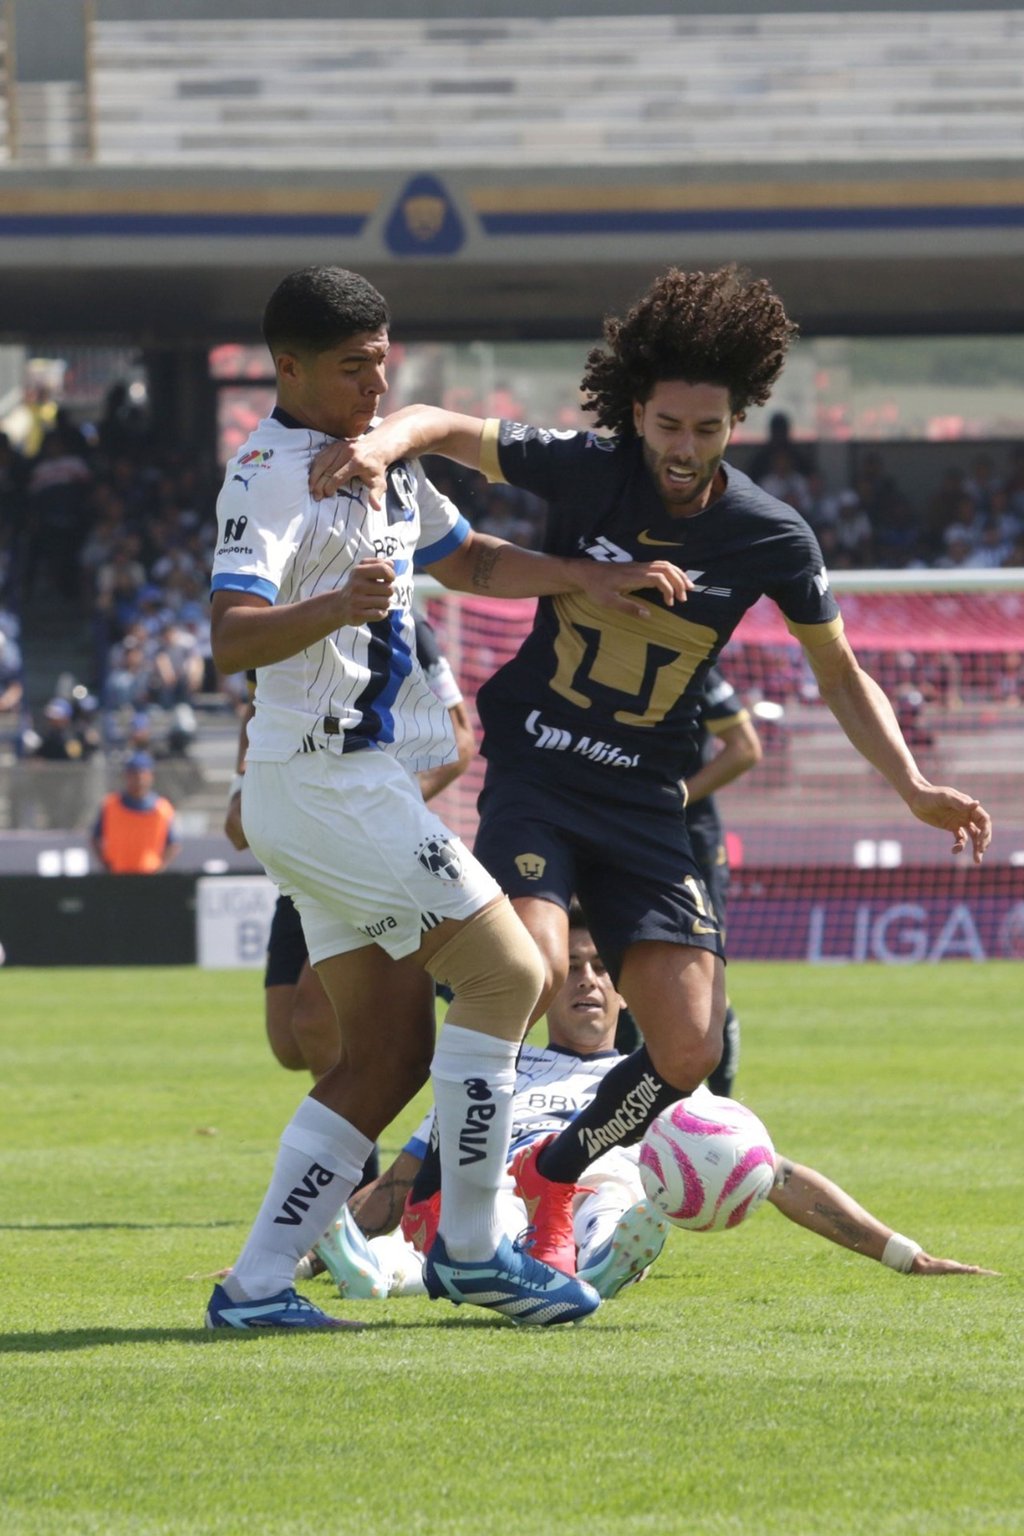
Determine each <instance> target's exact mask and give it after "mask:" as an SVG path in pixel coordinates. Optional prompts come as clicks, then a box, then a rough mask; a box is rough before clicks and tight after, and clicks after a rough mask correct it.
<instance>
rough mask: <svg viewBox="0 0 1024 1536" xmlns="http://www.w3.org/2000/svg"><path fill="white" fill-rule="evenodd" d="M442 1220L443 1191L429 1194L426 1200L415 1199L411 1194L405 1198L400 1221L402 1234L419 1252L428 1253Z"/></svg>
mask: <svg viewBox="0 0 1024 1536" xmlns="http://www.w3.org/2000/svg"><path fill="white" fill-rule="evenodd" d="M440 1220H441V1191H440V1190H438V1191H437V1192H436V1194H433V1195H430V1196H428V1198H427V1199H426V1200H415V1201H414V1200H413V1199H412V1197H411V1195H407V1196H406V1199H405V1209H404V1210H403V1212H402V1220H401V1222H400V1223H399V1226H400V1228H401V1232H402V1236H403V1237H404V1238H405V1240H406V1242H407V1243H411V1244H412V1246H413V1247H414V1248H415V1249H416V1252H417V1253H426V1252H427V1250H428V1249H429V1248H432V1247H433V1244H434V1238H435V1237H436V1236H437V1225H438V1222H439V1221H440Z"/></svg>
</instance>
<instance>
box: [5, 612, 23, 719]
mask: <svg viewBox="0 0 1024 1536" xmlns="http://www.w3.org/2000/svg"><path fill="white" fill-rule="evenodd" d="M24 699H25V682H24V678H23V675H22V662H21V650H20V647H19V645H18V642H17V640H16V639H14V638H13V636H11V635H9V634H8V633H7V631H6V630H5V629H4V628H3V625H2V624H0V730H3V728H4V727H5V726H6V725H8V724H12V723H13V724H18V723H19V722H20V720H21V712H22V706H23V704H24Z"/></svg>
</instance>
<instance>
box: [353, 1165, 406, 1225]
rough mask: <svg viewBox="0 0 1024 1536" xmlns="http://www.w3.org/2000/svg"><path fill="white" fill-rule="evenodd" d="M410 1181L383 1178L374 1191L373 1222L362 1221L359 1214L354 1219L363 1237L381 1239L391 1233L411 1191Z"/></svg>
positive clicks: (400, 1216) (399, 1218)
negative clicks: (386, 1233) (385, 1234)
mask: <svg viewBox="0 0 1024 1536" xmlns="http://www.w3.org/2000/svg"><path fill="white" fill-rule="evenodd" d="M412 1185H413V1181H412V1179H393V1178H387V1177H386V1176H385V1178H383V1179H382V1180H381V1182H380V1183H379V1184H378V1185H377V1187H376V1189H375V1190H374V1192H373V1193H374V1200H373V1207H374V1214H373V1220H372V1221H370V1220H366V1219H364V1217H363V1215H362V1213H361V1212H359V1213H357V1215H356V1219H357V1221H358V1223H359V1226H360V1227H361V1229H362V1231H363V1235H364V1236H365V1237H381V1236H383V1234H384V1233H385V1232H393V1231H394V1230H395V1228H396V1227H397V1226H398V1223H399V1221H400V1220H401V1219H402V1211H403V1209H404V1207H405V1197H406V1195H407V1194H408V1193H409V1191H410V1189H412Z"/></svg>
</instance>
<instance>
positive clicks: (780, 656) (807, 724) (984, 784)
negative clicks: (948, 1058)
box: [418, 570, 1024, 963]
mask: <svg viewBox="0 0 1024 1536" xmlns="http://www.w3.org/2000/svg"><path fill="white" fill-rule="evenodd" d="M832 583H833V587H834V589H835V591H836V593H837V596H838V598H839V602H840V605H841V608H842V612H843V619H844V622H845V626H846V633H847V635H848V637H849V639H850V642H851V644H852V645H853V648H854V650H855V651H856V653H857V656H858V658H859V660H860V662H861V664H862V665H863V666H864V667H865V668H866V669H867V670H868V671H869V672H870V673H871V674H872V676H873V677H875V678H876V680H877V681H878V682H879V683H880V684H881V685H882V687H883V688H884V689H885V691H886V693H887V694H888V695H889V697H890V699H891V700H892V702H893V704H894V706H895V708H896V712H897V715H898V718H899V720H900V723H901V725H902V727H903V731H904V735H905V736H906V738H907V740H908V742H910V744H911V747H912V749H913V751H914V753H915V756H916V757H917V759H918V762H919V763H920V764H921V767H922V770H923V771H924V772H925V774H926V775H927V776H928V777H929V778H930V779H932V781H933V782H936V783H946V784H954V785H956V787H957V788H959V789H963V790H965V791H967V792H969V793H970V794H972V795H975V796H977V798H978V799H979V800H980V801H981V802H982V804H983V805H984V806H985V807H986V808H987V809H988V811H989V812H990V813H991V815H992V817H993V820H994V825H995V833H994V837H993V843H992V847H991V849H990V851H989V853H988V854H987V855H986V858H985V862H984V864H983V865H982V867H981V868H980V869H979V868H977V867H975V865H974V864H973V861H972V859H971V857H970V855H969V854H968V853H962V854H959V855H957V856H956V857H953V855H952V854H951V852H950V848H951V841H952V840H951V838H950V837H949V836H948V835H947V834H945V833H943V832H938V831H935V830H934V829H932V828H929V827H925V826H923V825H922V824H920V823H918V822H917V821H915V820H914V818H913V817H912V816H911V815H910V813H909V812H908V811H907V810H906V809H905V808H904V806H903V805H902V803H901V802H900V801H899V799H898V798H897V797H896V795H895V794H894V793H893V791H892V790H891V789H890V787H889V786H888V785H887V784H886V783H885V781H884V780H883V779H882V777H881V776H880V775H879V774H878V773H877V772H876V771H875V770H874V769H873V768H871V767H870V766H869V765H868V764H867V763H866V762H865V761H864V759H863V758H862V757H861V756H860V755H859V754H858V753H857V752H856V751H855V750H854V748H853V747H852V746H851V745H850V743H849V742H848V741H847V740H846V737H845V736H844V734H843V732H842V731H841V730H840V728H839V726H838V725H837V724H836V722H835V720H834V719H833V717H832V714H831V713H830V711H829V710H828V708H827V707H826V706H825V705H824V704H823V703H822V701H821V699H820V698H819V697H818V694H817V689H816V687H815V684H814V679H813V676H812V674H811V672H810V670H809V668H808V667H807V665H806V662H805V660H804V657H803V653H802V651H801V649H800V647H799V645H798V644H797V643H796V641H794V640H793V639H792V637H791V636H790V635H789V633H788V631H787V629H786V627H785V624H784V623H783V621H782V618H781V615H780V614H779V612H778V609H777V608H776V607H775V606H774V604H772V603H770V602H768V601H767V600H763V601H762V602H760V603H759V604H758V605H757V606H756V607H755V608H754V609H752V610H751V612H750V613H749V614H748V615H747V616H746V618H745V619H744V620H743V622H742V624H741V625H740V627H739V629H738V630H737V632H736V634H735V635H734V637H733V639H732V640H731V641H730V643H729V645H728V646H727V647H726V649H725V651H724V652H723V654H722V659H721V667H722V670H723V671H724V673H725V674H726V676H727V677H728V678H729V680H730V681H731V682H732V683H733V685H734V686H735V687H736V688H737V689H738V691H739V693H740V694H741V696H742V697H743V699H744V701H745V703H746V704H747V707H748V708H749V709H750V711H751V714H752V717H753V719H754V722H755V724H756V726H757V729H758V732H759V734H760V737H761V741H762V745H763V748H764V757H763V759H762V761H761V763H760V764H759V765H758V766H757V767H756V768H754V769H753V770H752V771H751V772H750V773H748V774H746V775H745V776H744V777H743V778H741V779H739V780H737V781H735V782H734V783H732V784H730V785H729V786H727V788H726V789H725V790H723V791H721V792H720V793H719V795H718V797H717V803H718V807H719V811H720V813H721V816H722V820H723V822H724V824H725V827H726V839H727V848H728V854H729V860H730V865H731V868H732V889H731V893H730V899H729V913H728V928H729V953H730V956H731V957H733V958H736V959H743V958H758V959H807V960H812V961H816V962H819V963H827V962H833V963H838V962H842V961H851V960H880V961H886V962H892V963H911V962H914V961H933V960H940V959H953V958H960V959H971V960H982V959H986V958H1006V957H1012V958H1024V793H1022V786H1024V570H1012V571H1008V570H997V571H968V572H964V571H935V570H923V571H843V572H837V573H836V574H835V575H834V576H833V578H832ZM418 593H419V601H420V602H421V603H422V605H423V607H424V610H425V612H426V613H427V615H428V617H429V618H430V620H431V622H432V623H433V625H434V627H435V629H436V630H437V634H438V638H439V641H440V644H441V647H442V650H443V651H444V653H445V654H446V655H447V656H448V659H449V661H450V662H451V664H452V667H453V668H454V670H455V673H456V676H457V677H458V679H459V682H460V685H461V687H462V690H463V693H464V695H465V697H466V701H467V704H468V706H469V709H470V713H471V715H472V717H473V721H474V725H475V726H477V727H478V721H477V719H476V712H475V700H476V693H477V690H478V689H479V688H480V686H481V685H482V684H483V683H484V682H485V681H486V679H487V678H488V677H490V676H491V674H492V673H493V671H494V670H495V669H496V668H497V667H499V666H500V665H501V664H502V662H503V661H505V660H507V659H508V657H509V656H511V655H512V654H513V652H514V651H515V650H516V648H517V646H518V645H519V643H520V642H521V640H522V639H523V637H524V636H525V634H526V633H527V631H528V629H529V627H530V624H531V622H532V618H533V611H534V603H533V602H532V601H513V602H509V601H500V600H493V599H487V598H478V597H469V596H467V595H465V594H462V593H453V592H447V591H445V590H444V589H443V588H440V587H439V586H438V585H437V584H436V583H435V582H431V581H429V580H421V582H420V583H419V584H418ZM483 772H484V764H483V762H482V760H480V759H478V760H477V761H476V762H474V763H473V765H472V766H471V767H470V769H469V771H468V772H467V773H466V774H465V775H464V776H463V777H462V778H461V779H459V780H458V781H456V783H455V784H453V785H452V786H450V787H449V789H447V790H446V791H445V792H444V794H443V795H442V796H440V797H439V798H438V800H437V801H436V802H435V804H436V806H437V809H438V811H439V812H440V814H441V815H442V817H443V818H444V819H445V820H446V821H447V822H448V824H449V825H450V826H452V827H453V828H454V829H455V830H456V831H458V832H459V833H460V835H461V836H462V837H463V838H464V839H465V840H466V841H467V842H468V843H469V844H470V845H472V842H473V837H474V833H475V829H476V798H477V794H478V792H479V789H480V786H481V783H482V780H483Z"/></svg>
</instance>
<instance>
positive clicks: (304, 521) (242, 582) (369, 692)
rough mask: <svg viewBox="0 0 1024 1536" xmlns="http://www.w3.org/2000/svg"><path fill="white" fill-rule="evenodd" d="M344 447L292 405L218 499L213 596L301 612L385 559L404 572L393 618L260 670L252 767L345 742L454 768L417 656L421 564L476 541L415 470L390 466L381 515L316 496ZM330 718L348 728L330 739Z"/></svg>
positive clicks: (363, 505)
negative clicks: (292, 411)
mask: <svg viewBox="0 0 1024 1536" xmlns="http://www.w3.org/2000/svg"><path fill="white" fill-rule="evenodd" d="M333 441H334V439H333V438H330V437H327V436H326V435H325V434H324V433H321V432H314V431H312V430H311V429H310V428H308V427H304V426H301V425H300V424H299V423H298V422H296V421H295V420H294V419H293V418H292V417H290V416H288V415H287V414H286V413H284V412H283V411H282V410H281V409H280V407H278V408H277V409H276V410H275V411H274V412H273V414H272V415H271V416H269V417H268V418H266V419H265V420H264V421H261V422H260V424H259V426H258V427H257V428H256V430H255V432H253V433H252V435H251V436H250V437H249V439H248V441H247V442H246V443H245V444H244V446H243V447H242V448H241V449H240V450H239V452H238V453H237V454H236V455H235V457H234V458H233V459H232V460H231V462H230V463H229V464H228V467H227V470H226V473H225V478H224V486H223V489H222V490H221V493H220V496H219V497H218V499H217V519H218V529H219V532H220V542H219V546H218V549H217V552H216V555H215V557H214V564H213V582H212V588H213V591H215V592H218V591H236V592H253V593H256V594H257V595H258V596H260V597H263V598H266V600H267V601H268V602H270V603H282V604H284V603H297V602H300V601H302V600H303V599H304V598H309V597H315V596H316V595H317V594H318V593H321V592H325V591H330V590H333V589H335V588H337V587H338V586H339V585H340V584H341V582H342V580H343V579H344V577H345V576H346V575H347V574H348V572H349V571H350V570H351V569H352V567H353V566H354V565H356V564H357V563H358V562H359V561H360V560H365V559H371V558H373V557H378V558H383V559H387V560H391V561H393V562H394V566H395V573H396V577H397V581H396V587H395V595H394V597H393V599H392V606H391V611H390V612H389V614H388V616H387V618H386V619H385V620H382V621H381V622H379V623H374V624H364V625H359V626H356V625H343V626H342V627H341V628H339V629H337V630H335V632H334V634H332V635H329V636H327V638H326V639H324V640H320V641H318V642H317V643H316V644H315V645H311V646H309V647H308V648H307V649H306V650H304V651H300V652H299V653H298V655H296V656H290V657H289V658H288V659H287V660H286V661H280V662H275V663H273V664H272V665H271V666H268V667H259V668H257V671H256V694H255V699H254V703H255V706H256V712H255V715H254V717H253V720H252V723H251V724H250V726H249V744H248V750H247V754H246V756H247V759H248V761H250V762H277V763H282V762H287V761H288V760H289V759H290V758H291V757H292V756H293V755H294V754H295V753H296V752H298V751H302V750H306V751H308V750H311V749H312V748H313V747H315V746H320V745H324V744H326V741H327V740H328V739H329V736H334V737H337V736H338V735H339V734H340V735H343V736H344V738H345V747H346V749H349V748H351V747H352V746H356V745H373V746H377V747H380V748H382V749H383V750H384V751H386V752H389V753H391V754H392V755H394V756H396V757H398V758H400V759H401V760H402V762H403V763H404V764H405V765H406V766H407V767H408V768H409V769H410V771H412V772H418V771H420V770H421V769H424V768H432V767H436V766H437V765H438V764H440V763H447V762H451V761H453V760H454V758H455V755H456V749H455V742H454V737H453V734H452V729H451V722H450V720H449V716H448V711H447V709H446V708H445V706H444V704H443V703H442V702H441V701H440V700H439V699H438V698H437V697H436V696H435V694H434V693H433V692H432V691H431V689H430V688H429V686H428V685H427V682H426V680H425V678H424V676H423V672H422V669H421V667H420V665H419V663H418V662H417V660H416V643H415V637H414V630H413V614H412V585H413V557H414V555H415V559H416V563H417V565H420V566H428V565H430V564H432V563H433V562H434V561H435V560H440V559H443V558H444V556H445V555H448V554H451V553H452V551H453V550H455V549H457V548H458V547H459V545H460V544H462V543H463V542H464V541H465V539H466V538H467V537H468V535H469V531H470V529H469V524H468V523H467V522H466V519H465V518H464V517H463V516H462V515H461V513H460V512H459V510H458V508H457V507H455V506H454V505H453V504H452V503H451V502H450V501H449V500H448V499H447V497H445V496H442V495H441V493H440V492H439V491H437V490H436V489H435V488H434V486H432V485H431V483H430V481H429V480H428V479H427V478H426V476H425V475H424V473H423V471H422V469H421V467H420V465H419V463H418V462H416V461H408V462H400V463H397V464H394V465H393V466H392V467H391V469H390V470H389V472H388V488H387V496H386V499H385V505H384V506H383V507H381V508H379V509H377V508H373V507H371V506H370V505H369V501H368V498H367V496H366V493H365V491H363V490H362V489H359V490H356V491H351V492H350V491H345V492H343V493H342V494H341V495H339V496H337V497H334V498H329V499H327V500H325V501H319V502H318V501H314V499H313V497H312V496H311V495H310V492H309V486H308V480H307V477H308V474H309V466H310V464H311V463H312V461H313V459H314V458H315V457H316V455H317V453H318V452H319V451H320V449H321V448H323V447H324V446H325V445H326V444H327V443H330V442H333ZM325 717H333V719H334V720H335V721H337V722H338V723H337V726H333V725H332V726H329V728H328V732H329V734H326V733H325V732H324V728H323V720H324V718H325Z"/></svg>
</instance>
